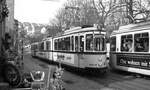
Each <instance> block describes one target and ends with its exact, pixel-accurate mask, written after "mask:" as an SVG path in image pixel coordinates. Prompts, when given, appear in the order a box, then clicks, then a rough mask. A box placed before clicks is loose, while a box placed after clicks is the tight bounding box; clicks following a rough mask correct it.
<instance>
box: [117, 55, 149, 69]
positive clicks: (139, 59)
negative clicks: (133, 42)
mask: <svg viewBox="0 0 150 90" xmlns="http://www.w3.org/2000/svg"><path fill="white" fill-rule="evenodd" d="M117 65H119V66H126V67H134V68H142V69H150V55H144V54H142V55H140V54H131V53H130V54H117Z"/></svg>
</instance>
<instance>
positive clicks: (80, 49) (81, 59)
mask: <svg viewBox="0 0 150 90" xmlns="http://www.w3.org/2000/svg"><path fill="white" fill-rule="evenodd" d="M84 41H85V39H84V36H83V35H79V36H78V54H77V56H78V66H79V67H80V68H84V66H85V61H84Z"/></svg>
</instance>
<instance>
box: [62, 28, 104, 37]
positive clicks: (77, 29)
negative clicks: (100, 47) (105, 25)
mask: <svg viewBox="0 0 150 90" xmlns="http://www.w3.org/2000/svg"><path fill="white" fill-rule="evenodd" d="M90 31H98V29H97V28H96V27H86V28H82V27H75V28H71V29H69V30H66V31H64V34H63V35H68V34H73V33H82V32H90ZM99 31H100V30H99ZM101 33H102V34H106V31H104V30H101Z"/></svg>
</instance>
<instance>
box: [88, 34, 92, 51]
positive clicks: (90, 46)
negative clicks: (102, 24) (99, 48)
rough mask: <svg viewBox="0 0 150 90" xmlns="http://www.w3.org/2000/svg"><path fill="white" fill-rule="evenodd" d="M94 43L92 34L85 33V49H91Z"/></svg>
mask: <svg viewBox="0 0 150 90" xmlns="http://www.w3.org/2000/svg"><path fill="white" fill-rule="evenodd" d="M93 47H94V43H93V34H87V35H86V50H89V51H93Z"/></svg>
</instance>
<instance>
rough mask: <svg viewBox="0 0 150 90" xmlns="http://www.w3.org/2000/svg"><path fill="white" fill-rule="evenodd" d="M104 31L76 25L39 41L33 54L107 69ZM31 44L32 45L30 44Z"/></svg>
mask: <svg viewBox="0 0 150 90" xmlns="http://www.w3.org/2000/svg"><path fill="white" fill-rule="evenodd" d="M105 34H106V32H105V31H102V30H101V31H100V30H98V29H97V28H96V27H87V28H82V27H76V28H72V29H69V30H66V31H65V32H64V34H62V35H60V36H55V37H49V38H46V39H44V40H43V41H41V42H39V45H38V47H39V49H38V51H32V53H33V52H36V54H35V53H34V54H33V55H34V56H37V57H40V58H43V59H48V60H50V61H53V62H61V63H62V64H64V65H67V66H71V67H74V68H81V69H86V70H96V71H98V72H103V73H104V72H106V71H107V67H108V64H107V59H106V40H105ZM31 46H33V45H31Z"/></svg>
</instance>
